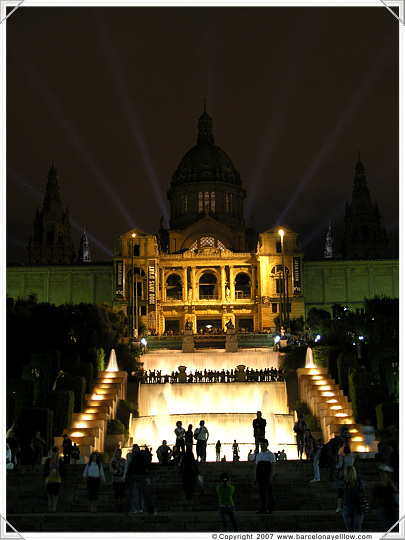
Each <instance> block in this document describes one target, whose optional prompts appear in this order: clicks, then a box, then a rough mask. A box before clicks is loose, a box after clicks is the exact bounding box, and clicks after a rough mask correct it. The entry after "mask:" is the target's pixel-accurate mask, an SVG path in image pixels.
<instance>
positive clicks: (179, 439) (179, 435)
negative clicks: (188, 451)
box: [174, 420, 186, 453]
mask: <svg viewBox="0 0 405 540" xmlns="http://www.w3.org/2000/svg"><path fill="white" fill-rule="evenodd" d="M174 433H175V435H176V443H175V446H177V448H178V449H179V451H180V452H182V453H184V435H185V433H186V430H185V429H184V427H183V426H182V424H181V421H180V420H178V421H177V422H176V428H175V430H174Z"/></svg>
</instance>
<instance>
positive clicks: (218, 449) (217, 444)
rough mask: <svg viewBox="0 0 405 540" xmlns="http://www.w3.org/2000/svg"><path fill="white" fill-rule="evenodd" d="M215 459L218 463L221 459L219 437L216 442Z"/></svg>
mask: <svg viewBox="0 0 405 540" xmlns="http://www.w3.org/2000/svg"><path fill="white" fill-rule="evenodd" d="M215 459H216V462H217V463H219V462H220V461H221V441H220V440H219V439H218V440H217V442H216V444H215Z"/></svg>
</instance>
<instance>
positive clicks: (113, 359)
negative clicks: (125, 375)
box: [106, 349, 118, 371]
mask: <svg viewBox="0 0 405 540" xmlns="http://www.w3.org/2000/svg"><path fill="white" fill-rule="evenodd" d="M106 371H118V364H117V355H116V354H115V350H114V349H111V353H110V358H109V360H108V366H107V369H106Z"/></svg>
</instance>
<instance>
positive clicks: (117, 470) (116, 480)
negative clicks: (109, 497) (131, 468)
mask: <svg viewBox="0 0 405 540" xmlns="http://www.w3.org/2000/svg"><path fill="white" fill-rule="evenodd" d="M125 464H126V459H125V458H123V457H122V450H121V448H117V450H116V451H115V453H114V457H113V458H112V460H111V463H110V471H111V473H112V486H113V490H114V500H115V509H116V511H117V512H122V504H123V500H124V493H125V478H124V473H125Z"/></svg>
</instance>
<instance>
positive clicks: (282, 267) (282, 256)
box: [278, 229, 286, 330]
mask: <svg viewBox="0 0 405 540" xmlns="http://www.w3.org/2000/svg"><path fill="white" fill-rule="evenodd" d="M278 232H279V235H280V238H281V269H282V273H283V274H282V275H283V282H282V287H283V318H282V319H281V320H282V321H283V322H284V325H285V321H286V313H285V275H284V231H283V229H280V230H279V231H278ZM285 330H286V329H285Z"/></svg>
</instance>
